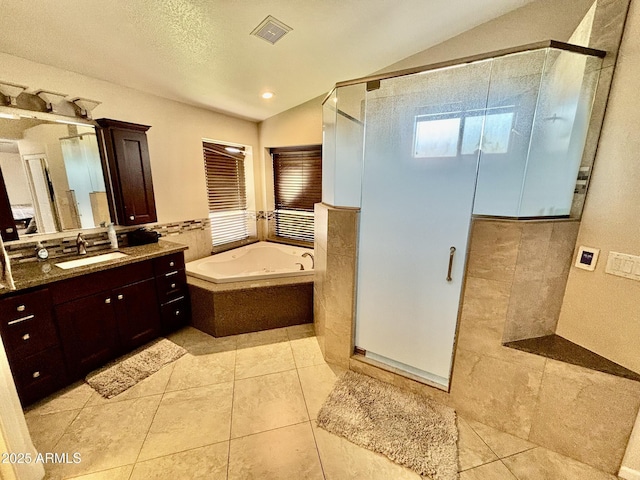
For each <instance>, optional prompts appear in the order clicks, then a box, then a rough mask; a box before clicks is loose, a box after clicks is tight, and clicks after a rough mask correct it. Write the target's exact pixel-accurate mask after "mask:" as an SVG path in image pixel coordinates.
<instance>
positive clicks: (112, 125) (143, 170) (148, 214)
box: [96, 118, 157, 225]
mask: <svg viewBox="0 0 640 480" xmlns="http://www.w3.org/2000/svg"><path fill="white" fill-rule="evenodd" d="M96 122H97V123H98V125H99V127H98V128H97V129H96V130H97V134H98V138H99V141H98V145H99V146H100V153H101V156H102V159H103V167H104V169H105V178H108V179H110V180H111V181H110V182H106V183H107V188H110V189H111V191H110V192H109V193H110V195H109V196H110V197H111V198H112V199H113V202H111V203H110V209H111V217H112V218H115V219H117V223H118V224H119V225H140V224H143V223H151V222H155V221H157V216H156V205H155V199H154V195H153V182H152V178H151V162H150V160H149V147H148V145H147V134H146V131H147V130H148V129H149V128H150V127H148V126H146V125H138V124H135V123H128V122H120V121H117V120H111V119H107V118H102V119H99V120H96ZM114 210H115V211H114Z"/></svg>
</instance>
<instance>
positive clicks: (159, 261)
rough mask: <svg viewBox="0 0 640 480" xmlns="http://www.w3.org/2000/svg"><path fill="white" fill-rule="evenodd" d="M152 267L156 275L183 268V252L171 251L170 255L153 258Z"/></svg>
mask: <svg viewBox="0 0 640 480" xmlns="http://www.w3.org/2000/svg"><path fill="white" fill-rule="evenodd" d="M153 269H154V271H155V274H156V277H159V276H161V275H164V274H165V273H169V272H175V271H176V270H181V269H184V253H182V252H177V253H172V254H171V255H165V256H164V257H159V258H155V259H154V260H153Z"/></svg>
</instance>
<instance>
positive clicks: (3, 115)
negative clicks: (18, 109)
mask: <svg viewBox="0 0 640 480" xmlns="http://www.w3.org/2000/svg"><path fill="white" fill-rule="evenodd" d="M0 118H6V119H8V120H18V119H20V115H16V114H15V113H4V112H0Z"/></svg>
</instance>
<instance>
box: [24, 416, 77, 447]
mask: <svg viewBox="0 0 640 480" xmlns="http://www.w3.org/2000/svg"><path fill="white" fill-rule="evenodd" d="M79 413H80V410H65V411H63V412H55V413H47V414H45V415H30V416H28V417H26V420H27V427H28V428H29V433H30V434H31V440H32V441H33V444H34V445H35V447H36V449H37V450H38V452H41V453H46V452H52V451H53V448H54V447H55V446H56V443H58V440H60V438H61V437H62V435H63V434H64V432H65V430H66V429H67V428H68V427H69V425H71V422H73V421H74V420H75V418H76V417H77V416H78V414H79Z"/></svg>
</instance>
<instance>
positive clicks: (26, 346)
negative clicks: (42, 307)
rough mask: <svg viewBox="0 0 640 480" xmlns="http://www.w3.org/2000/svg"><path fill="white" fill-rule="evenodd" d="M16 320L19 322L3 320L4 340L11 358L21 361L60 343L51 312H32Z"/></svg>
mask: <svg viewBox="0 0 640 480" xmlns="http://www.w3.org/2000/svg"><path fill="white" fill-rule="evenodd" d="M29 317H31V318H29ZM14 321H15V322H18V323H13V324H11V322H8V323H9V324H7V322H6V320H3V328H2V340H3V341H4V345H5V348H6V350H7V355H8V356H9V358H10V359H11V360H13V361H16V362H21V361H22V359H23V358H24V357H27V356H29V355H33V354H34V353H38V352H39V351H41V350H44V349H46V348H48V347H52V346H54V345H57V344H58V334H57V332H56V327H55V326H54V325H53V319H52V318H51V313H50V312H46V314H42V315H40V314H30V315H28V316H26V317H23V318H20V319H18V320H14Z"/></svg>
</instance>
